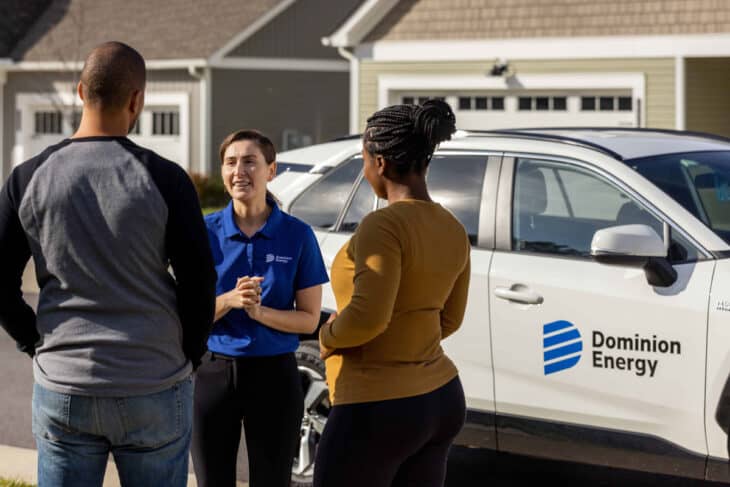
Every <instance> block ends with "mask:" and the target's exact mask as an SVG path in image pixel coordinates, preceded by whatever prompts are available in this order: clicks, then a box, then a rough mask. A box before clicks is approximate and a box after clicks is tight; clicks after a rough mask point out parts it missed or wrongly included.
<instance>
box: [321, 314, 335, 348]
mask: <svg viewBox="0 0 730 487" xmlns="http://www.w3.org/2000/svg"><path fill="white" fill-rule="evenodd" d="M336 318H337V311H333V312H332V314H330V315H329V316H328V317H327V321H325V322H324V323H323V324H322V329H320V334H321V333H322V330H323V329H324V328H325V327H326V326H332V323H333V322H334V321H335V319H336ZM335 350H336V349H334V348H329V347H327V346H326V345H324V344H323V343H322V340H321V339H320V340H319V358H321V359H322V360H324V359H326V358H327V357H329V356H330V355H332V354H333V353H335Z"/></svg>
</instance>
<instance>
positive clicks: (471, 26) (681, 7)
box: [366, 0, 730, 42]
mask: <svg viewBox="0 0 730 487" xmlns="http://www.w3.org/2000/svg"><path fill="white" fill-rule="evenodd" d="M714 32H730V2H728V1H726V0H611V1H608V0H509V1H505V0H402V1H400V2H398V5H397V6H396V7H394V8H393V10H392V11H390V12H389V13H388V15H386V16H385V18H384V19H383V20H382V21H381V22H380V23H379V24H378V25H377V26H376V27H375V28H374V29H373V31H372V32H371V33H370V34H369V35H368V37H367V38H366V42H372V41H379V40H381V41H382V40H388V41H402V40H424V39H428V40H434V39H505V38H518V37H574V36H604V35H613V36H618V35H655V34H707V33H714Z"/></svg>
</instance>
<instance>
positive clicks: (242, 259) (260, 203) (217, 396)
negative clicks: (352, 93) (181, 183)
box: [192, 130, 327, 487]
mask: <svg viewBox="0 0 730 487" xmlns="http://www.w3.org/2000/svg"><path fill="white" fill-rule="evenodd" d="M220 157H221V162H222V168H221V173H222V176H223V183H224V185H225V187H226V190H227V191H228V193H229V194H230V195H231V198H232V201H231V203H230V204H229V205H228V206H227V207H226V208H225V209H223V210H221V211H219V212H216V213H213V214H211V215H208V216H207V217H206V219H205V221H206V224H207V227H208V235H209V237H210V245H211V250H212V251H213V258H214V260H215V265H216V271H217V273H218V282H217V289H216V294H217V298H216V309H215V320H216V322H215V325H214V327H213V331H212V333H211V335H210V338H209V339H208V350H209V351H208V353H206V354H205V356H204V357H203V362H202V364H201V366H200V367H199V368H198V370H197V374H196V381H195V418H194V425H193V444H192V454H193V464H194V468H195V476H196V477H197V481H198V485H199V486H202V487H206V486H215V487H227V486H234V485H235V481H236V457H237V454H238V445H239V442H240V437H241V423H243V429H244V432H245V434H246V446H247V449H248V460H249V474H250V475H249V485H250V486H251V487H278V486H281V487H285V486H289V479H290V475H291V468H292V461H293V458H294V455H295V452H296V451H297V446H298V442H299V428H300V425H301V420H302V413H303V411H302V409H303V397H302V388H301V381H300V378H299V373H298V370H297V363H296V360H295V358H294V351H295V350H296V349H297V347H298V345H299V339H298V334H300V333H312V332H314V330H315V329H316V328H317V323H318V321H319V313H320V305H321V300H322V284H323V283H325V282H327V271H326V268H325V266H324V262H323V261H322V255H321V254H320V251H319V247H318V245H317V240H316V238H315V236H314V232H313V231H312V229H311V228H310V227H309V226H308V225H306V224H305V223H303V222H301V221H300V220H298V219H296V218H294V217H292V216H290V215H288V214H286V213H284V212H282V211H281V210H280V209H279V207H278V206H277V203H276V201H275V199H274V198H273V196H272V195H271V194H270V193H269V192H268V190H267V189H266V185H267V183H268V182H269V181H271V179H272V178H273V177H274V176H275V175H276V162H275V160H276V151H275V150H274V145H273V144H272V143H271V141H270V140H269V139H268V138H267V137H266V136H264V135H263V134H261V133H260V132H258V131H255V130H240V131H238V132H234V133H232V134H230V135H229V136H228V137H226V138H225V140H224V141H223V143H222V144H221V148H220Z"/></svg>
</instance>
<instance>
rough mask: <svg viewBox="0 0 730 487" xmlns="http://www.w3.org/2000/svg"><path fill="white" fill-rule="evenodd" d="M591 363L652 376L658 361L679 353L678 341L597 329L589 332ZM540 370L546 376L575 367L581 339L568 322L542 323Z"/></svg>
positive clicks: (581, 347) (596, 366) (579, 353)
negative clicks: (622, 334) (614, 333)
mask: <svg viewBox="0 0 730 487" xmlns="http://www.w3.org/2000/svg"><path fill="white" fill-rule="evenodd" d="M590 346H591V347H592V350H591V351H590V355H589V356H590V363H591V366H592V367H593V368H594V369H610V370H616V371H624V372H629V373H633V374H635V375H636V376H638V377H654V376H655V374H656V373H657V369H658V367H659V360H660V359H661V358H662V356H666V355H681V354H682V344H681V342H679V341H678V340H662V339H660V338H657V335H651V336H642V335H640V334H639V333H634V335H633V336H613V335H610V334H608V333H604V332H602V331H599V330H593V331H592V333H591V341H590ZM542 349H543V352H542V353H543V370H544V373H545V375H550V374H554V373H556V372H561V371H563V370H566V369H570V368H572V367H575V366H576V365H577V364H578V362H580V359H581V355H582V354H583V338H582V337H581V334H580V331H578V328H577V327H576V326H575V325H574V324H573V323H571V322H569V321H565V320H560V321H553V322H552V323H546V324H544V325H542Z"/></svg>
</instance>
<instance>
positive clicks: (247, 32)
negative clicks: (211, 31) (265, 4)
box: [210, 0, 296, 62]
mask: <svg viewBox="0 0 730 487" xmlns="http://www.w3.org/2000/svg"><path fill="white" fill-rule="evenodd" d="M295 1H296V0H283V1H282V2H281V3H279V4H278V5H277V6H276V7H274V8H272V9H271V10H269V11H268V12H266V13H265V14H264V15H262V16H261V17H259V18H258V19H256V20H255V21H254V23H252V24H251V25H249V26H248V27H246V28H245V29H244V30H243V32H240V33H238V34H236V35H235V36H234V37H233V39H231V40H230V41H228V42H227V43H226V44H225V45H224V46H223V47H222V48H220V49H219V50H217V51H216V52H214V53H213V54H212V55H211V56H210V61H211V62H215V61H220V60H221V59H223V58H224V57H225V56H226V55H228V53H230V52H231V51H233V50H234V49H235V48H236V47H238V46H240V45H241V43H243V42H244V41H245V40H246V39H248V38H249V37H251V36H252V35H254V34H255V33H256V32H258V31H259V30H260V29H262V28H263V27H264V26H265V25H266V24H268V23H269V22H271V21H272V20H273V19H274V17H276V16H277V15H279V14H280V13H282V12H283V11H284V10H286V9H287V8H289V6H291V4H293V3H294V2H295Z"/></svg>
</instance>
